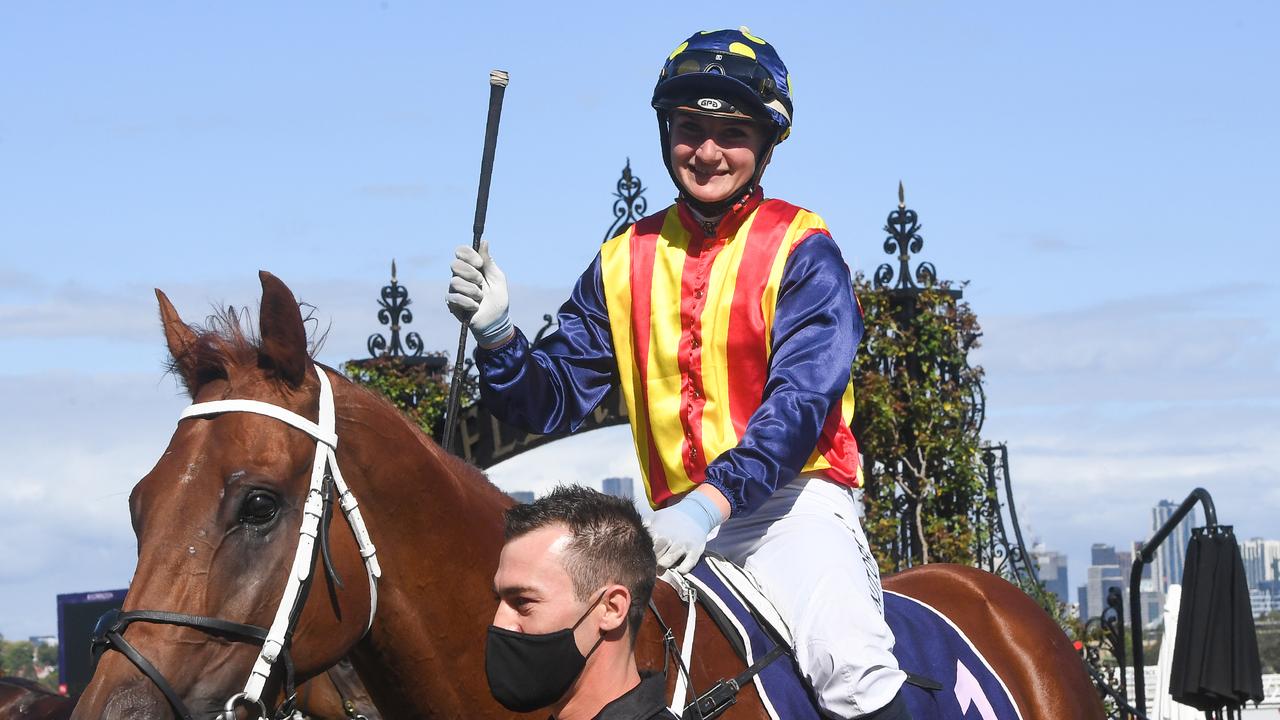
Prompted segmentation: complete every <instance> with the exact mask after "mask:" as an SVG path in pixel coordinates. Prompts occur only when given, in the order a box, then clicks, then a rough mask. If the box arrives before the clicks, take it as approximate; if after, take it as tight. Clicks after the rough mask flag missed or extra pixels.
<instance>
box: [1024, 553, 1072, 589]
mask: <svg viewBox="0 0 1280 720" xmlns="http://www.w3.org/2000/svg"><path fill="white" fill-rule="evenodd" d="M1031 557H1032V558H1034V559H1035V561H1036V575H1038V576H1039V577H1040V583H1041V584H1043V585H1044V589H1045V590H1048V591H1049V592H1051V593H1053V594H1054V595H1056V596H1057V598H1058V601H1059V602H1064V603H1065V602H1070V600H1071V596H1070V590H1069V589H1068V588H1070V587H1071V585H1070V584H1069V583H1068V582H1067V556H1066V555H1063V554H1062V553H1060V552H1054V551H1052V550H1047V549H1046V548H1045V547H1044V546H1043V545H1036V546H1034V547H1033V548H1032V550H1031Z"/></svg>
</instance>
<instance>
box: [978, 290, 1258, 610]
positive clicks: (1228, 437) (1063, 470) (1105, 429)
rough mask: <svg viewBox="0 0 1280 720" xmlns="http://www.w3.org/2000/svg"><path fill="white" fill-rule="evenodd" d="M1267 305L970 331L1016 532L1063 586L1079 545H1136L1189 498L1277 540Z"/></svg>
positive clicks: (1165, 310) (1121, 304) (1209, 295)
mask: <svg viewBox="0 0 1280 720" xmlns="http://www.w3.org/2000/svg"><path fill="white" fill-rule="evenodd" d="M1274 295H1275V289H1274V288H1271V287H1262V286H1238V287H1219V288H1202V289H1196V290H1188V291H1187V292H1184V293H1177V294H1172V293H1171V294H1165V295H1152V296H1145V297H1138V298H1131V299H1127V300H1117V301H1109V302H1106V303H1099V304H1095V305H1084V306H1081V307H1078V308H1076V309H1073V310H1071V311H1066V312H1055V313H1045V314H1039V315H1003V316H1000V315H996V316H990V317H985V318H981V319H982V322H983V330H984V337H983V342H984V347H983V348H982V350H981V351H980V353H979V354H978V357H977V359H978V360H979V361H980V362H981V363H982V364H983V366H984V367H985V369H986V372H987V383H986V389H987V423H986V426H985V427H984V435H985V436H987V437H990V438H993V439H1000V440H1005V441H1007V442H1008V443H1009V448H1010V462H1011V473H1012V475H1013V478H1014V494H1015V496H1016V499H1017V502H1018V507H1019V511H1020V514H1021V519H1022V520H1023V522H1024V523H1026V524H1029V525H1031V526H1033V527H1034V528H1035V531H1036V532H1037V534H1039V535H1040V536H1041V537H1043V538H1044V540H1045V541H1046V543H1047V544H1048V545H1049V546H1050V547H1051V548H1054V549H1057V550H1060V551H1065V552H1067V553H1068V555H1069V556H1070V560H1071V582H1072V585H1073V586H1074V585H1078V584H1080V583H1081V582H1083V568H1084V567H1085V566H1087V565H1088V564H1089V546H1090V544H1092V543H1094V542H1105V543H1110V544H1115V545H1116V546H1117V547H1127V546H1128V544H1129V543H1131V542H1133V541H1135V540H1137V541H1145V540H1146V539H1147V538H1149V536H1150V535H1151V530H1152V528H1151V508H1152V507H1153V506H1154V505H1155V504H1156V503H1157V502H1158V501H1160V500H1162V499H1168V500H1174V501H1181V500H1182V499H1183V498H1185V497H1186V496H1187V494H1188V493H1190V491H1191V490H1192V489H1193V488H1195V487H1204V488H1206V489H1207V490H1208V491H1209V492H1210V493H1211V494H1212V495H1213V497H1214V500H1215V502H1216V505H1217V508H1218V515H1219V521H1220V522H1222V523H1224V524H1234V525H1235V526H1236V528H1237V532H1238V533H1239V534H1241V535H1242V536H1254V535H1265V536H1269V537H1276V536H1280V523H1277V522H1276V520H1275V518H1276V517H1278V516H1280V490H1277V489H1276V487H1277V483H1276V480H1277V479H1278V478H1280V445H1278V444H1277V443H1276V442H1275V438H1276V437H1280V412H1278V411H1280V373H1277V369H1278V368H1277V361H1276V357H1277V352H1280V337H1278V336H1277V332H1276V327H1275V324H1274V322H1272V321H1271V319H1270V318H1269V317H1268V316H1267V315H1266V313H1265V310H1266V308H1267V307H1269V305H1270V302H1271V300H1272V299H1273V297H1274ZM1201 521H1202V522H1203V517H1202V518H1201ZM1073 591H1074V587H1073Z"/></svg>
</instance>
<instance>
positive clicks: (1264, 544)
mask: <svg viewBox="0 0 1280 720" xmlns="http://www.w3.org/2000/svg"><path fill="white" fill-rule="evenodd" d="M1240 557H1241V559H1243V560H1244V577H1245V580H1246V581H1248V583H1249V589H1250V590H1256V589H1258V588H1260V587H1262V584H1263V583H1267V582H1271V581H1273V580H1280V577H1277V573H1280V540H1263V539H1262V538H1250V539H1248V540H1245V541H1244V542H1242V543H1240Z"/></svg>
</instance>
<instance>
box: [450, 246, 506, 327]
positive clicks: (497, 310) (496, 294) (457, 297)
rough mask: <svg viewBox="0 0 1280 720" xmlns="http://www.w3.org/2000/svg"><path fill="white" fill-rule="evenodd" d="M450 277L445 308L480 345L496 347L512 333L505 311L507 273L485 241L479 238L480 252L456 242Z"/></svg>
mask: <svg viewBox="0 0 1280 720" xmlns="http://www.w3.org/2000/svg"><path fill="white" fill-rule="evenodd" d="M450 267H451V268H452V269H453V279H452V280H450V281H449V294H448V296H446V298H445V301H446V302H447V303H448V305H449V312H451V313H453V316H454V317H456V318H458V320H459V321H461V322H462V323H464V324H465V325H467V327H469V328H471V334H472V335H474V336H475V338H476V342H478V343H480V345H481V346H482V347H496V346H498V345H501V344H503V343H504V342H506V341H507V340H508V339H509V338H510V337H511V333H512V329H511V315H510V314H509V313H508V311H507V310H508V305H509V303H508V300H507V276H506V275H505V274H503V272H502V271H501V270H499V269H498V265H497V264H496V263H494V261H493V258H491V257H489V242H488V241H487V240H485V241H481V243H480V252H476V251H475V250H473V249H472V248H471V246H470V245H459V246H458V249H457V250H456V251H455V252H454V261H453V264H452V265H451V266H450Z"/></svg>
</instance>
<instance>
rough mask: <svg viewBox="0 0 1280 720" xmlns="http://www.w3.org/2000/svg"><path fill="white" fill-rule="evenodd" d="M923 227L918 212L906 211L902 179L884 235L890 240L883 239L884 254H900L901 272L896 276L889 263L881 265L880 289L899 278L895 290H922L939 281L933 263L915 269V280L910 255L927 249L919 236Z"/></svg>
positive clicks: (878, 282)
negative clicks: (896, 205) (896, 202)
mask: <svg viewBox="0 0 1280 720" xmlns="http://www.w3.org/2000/svg"><path fill="white" fill-rule="evenodd" d="M922 227H923V226H922V225H920V221H919V217H918V216H917V215H916V211H915V210H909V209H907V199H906V192H905V191H904V190H903V188H902V181H901V180H899V181H898V207H897V209H896V210H894V211H893V212H891V213H889V218H888V220H887V221H885V226H884V230H885V232H887V233H889V237H887V238H885V239H884V251H885V252H886V253H888V254H890V255H892V254H894V253H897V254H898V270H897V272H896V273H895V272H894V269H893V266H892V265H890V264H889V263H882V264H881V265H880V267H878V268H876V274H875V277H874V282H875V287H876V289H877V290H880V289H884V288H888V287H889V284H890V283H892V282H893V279H894V277H897V279H898V282H897V284H895V285H894V286H893V288H892V289H894V290H919V289H920V288H921V286H924V287H930V286H932V285H933V284H934V283H936V282H937V281H938V270H937V268H935V267H934V266H933V263H931V262H922V263H920V264H919V265H918V266H916V271H915V278H914V280H913V279H912V273H911V267H910V266H911V253H918V252H920V249H921V248H923V247H924V238H922V237H920V229H921V228H922Z"/></svg>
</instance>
